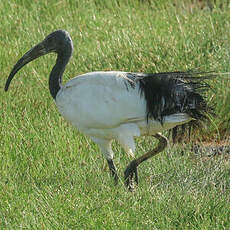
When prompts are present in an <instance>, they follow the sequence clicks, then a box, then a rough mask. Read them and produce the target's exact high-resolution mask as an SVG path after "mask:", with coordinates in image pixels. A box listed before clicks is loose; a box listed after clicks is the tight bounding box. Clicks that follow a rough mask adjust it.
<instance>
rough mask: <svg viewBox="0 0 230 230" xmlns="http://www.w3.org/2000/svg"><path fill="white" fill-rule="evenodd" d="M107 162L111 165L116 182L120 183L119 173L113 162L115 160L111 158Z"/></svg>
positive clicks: (111, 171)
mask: <svg viewBox="0 0 230 230" xmlns="http://www.w3.org/2000/svg"><path fill="white" fill-rule="evenodd" d="M107 162H108V165H109V170H110V173H111V175H112V177H113V178H114V181H115V184H117V183H118V175H117V169H116V167H115V165H114V163H113V160H112V159H110V160H107Z"/></svg>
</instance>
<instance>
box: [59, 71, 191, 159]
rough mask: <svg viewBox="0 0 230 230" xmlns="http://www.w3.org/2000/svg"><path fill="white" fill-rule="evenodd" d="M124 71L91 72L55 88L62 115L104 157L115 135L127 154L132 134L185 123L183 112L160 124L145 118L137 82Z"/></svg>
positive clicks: (109, 156) (109, 154)
mask: <svg viewBox="0 0 230 230" xmlns="http://www.w3.org/2000/svg"><path fill="white" fill-rule="evenodd" d="M128 81H131V80H130V79H127V77H126V73H125V72H118V71H113V72H92V73H87V74H83V75H80V76H78V77H75V78H73V79H72V80H70V81H69V82H67V83H66V84H65V85H64V86H63V87H62V88H61V89H60V91H59V92H58V94H57V97H56V105H57V107H58V110H59V112H60V113H61V114H62V116H63V117H64V118H65V119H66V120H67V121H69V122H70V123H71V124H72V125H73V126H74V127H76V128H77V129H78V130H79V131H81V132H83V133H84V134H86V135H87V136H89V137H90V138H91V139H92V140H93V141H94V142H96V143H97V144H98V145H99V146H100V147H101V150H102V152H103V154H104V155H105V157H106V159H112V158H113V152H112V149H111V141H112V140H113V139H116V140H118V141H119V143H120V144H121V146H122V147H123V148H124V149H125V151H126V152H127V153H128V154H131V155H133V153H134V151H135V143H134V137H135V136H141V135H153V134H155V133H157V132H160V131H163V130H167V129H170V128H173V127H175V126H177V125H180V124H183V123H187V122H189V121H190V120H191V119H192V118H191V117H189V116H188V115H187V114H186V113H177V114H172V115H169V116H165V118H164V123H163V125H162V124H161V123H160V122H159V121H156V120H153V119H150V120H149V122H148V123H147V121H146V100H145V98H144V97H143V96H142V95H140V90H139V86H138V83H137V85H136V86H135V87H131V86H130V85H129V83H127V82H128Z"/></svg>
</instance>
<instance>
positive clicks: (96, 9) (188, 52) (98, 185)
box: [0, 0, 230, 230]
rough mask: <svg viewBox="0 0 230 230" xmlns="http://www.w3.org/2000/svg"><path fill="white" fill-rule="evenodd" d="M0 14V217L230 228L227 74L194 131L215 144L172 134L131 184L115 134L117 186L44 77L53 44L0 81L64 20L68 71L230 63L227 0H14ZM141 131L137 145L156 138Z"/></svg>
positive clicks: (13, 223) (73, 224) (0, 221)
mask: <svg viewBox="0 0 230 230" xmlns="http://www.w3.org/2000/svg"><path fill="white" fill-rule="evenodd" d="M0 21H1V23H0V31H1V33H0V68H1V77H0V111H1V113H0V124H1V125H0V131H1V132H0V228H1V229H202V230H203V229H230V205H229V204H230V203H229V202H230V196H229V192H230V179H229V177H230V161H229V159H230V158H229V156H230V155H229V150H228V149H229V148H228V147H229V138H228V137H229V128H230V127H229V126H230V103H229V101H230V87H229V86H230V82H229V77H228V76H219V77H217V78H216V79H215V80H213V81H212V82H211V85H212V86H213V91H211V92H210V93H209V94H208V95H207V98H208V101H209V102H210V103H213V102H215V109H216V112H217V116H216V117H210V119H211V124H207V125H206V126H205V127H204V128H203V129H202V131H201V132H200V133H196V134H195V135H194V136H193V137H195V138H196V139H198V140H200V141H203V142H204V141H205V143H204V144H203V145H205V146H208V147H210V146H211V147H212V146H219V147H220V148H219V150H221V151H217V153H218V154H217V155H215V156H212V154H211V153H212V151H211V150H210V151H207V148H205V151H194V149H192V145H191V144H190V143H187V144H184V145H180V146H170V148H168V149H167V150H166V151H165V152H164V153H162V154H160V155H159V156H157V157H155V158H154V159H152V160H150V161H149V162H146V163H145V165H143V166H142V167H140V169H139V171H140V186H139V188H138V189H137V190H136V191H135V192H134V193H129V192H127V190H126V189H125V187H124V185H123V170H124V168H125V167H126V165H127V164H128V162H129V161H130V159H129V158H128V156H126V154H124V151H123V150H122V149H121V148H120V146H119V145H118V144H117V143H114V145H113V148H114V150H115V152H116V157H115V162H116V164H117V166H118V170H119V175H120V183H119V185H118V186H114V184H113V181H112V180H111V178H110V176H109V171H108V168H107V165H106V163H105V162H103V158H102V156H101V154H100V153H99V149H98V146H96V145H95V144H94V143H92V142H91V141H90V140H89V139H88V138H86V137H85V136H83V135H82V134H80V133H78V131H76V130H74V129H73V128H72V127H71V126H70V125H69V124H68V123H67V122H65V121H64V120H63V118H62V117H61V116H60V115H59V114H58V112H57V110H56V108H55V104H54V102H53V100H52V98H51V96H50V95H49V92H48V87H47V85H48V84H47V81H48V75H49V72H50V71H51V68H52V65H53V64H54V62H55V55H47V56H45V57H42V58H40V59H38V60H37V61H35V62H33V63H30V64H29V65H28V66H27V67H24V68H23V69H22V70H21V71H20V72H19V73H18V74H17V76H16V77H15V79H14V80H13V82H12V84H11V87H10V90H9V92H8V93H5V92H4V91H3V89H4V84H5V81H6V78H7V76H8V74H9V72H10V70H11V68H12V67H13V65H14V64H15V63H16V61H17V60H18V59H19V58H20V57H21V56H22V55H23V54H24V53H25V52H26V51H27V50H28V49H30V48H31V47H32V46H33V45H35V44H36V43H38V42H40V41H41V40H42V39H43V38H44V37H45V36H46V35H48V34H49V33H50V32H51V31H54V30H56V29H60V28H61V29H65V30H67V31H69V33H70V34H71V37H72V39H73V42H74V46H75V52H74V54H73V58H72V59H71V62H70V63H69V65H68V66H67V69H66V72H65V79H64V80H65V81H67V80H68V79H70V78H72V77H73V76H76V75H78V74H81V73H85V72H90V71H96V70H124V71H134V72H139V71H143V72H165V71H183V70H195V71H215V72H230V3H229V1H228V0H210V1H208V0H207V1H205V0H203V1H201V0H200V1H198V0H172V1H171V0H163V1H151V0H146V1H145V0H139V1H138V0H86V1H80V0H79V1H74V0H42V1H31V0H9V1H0ZM83 100H84V98H83ZM136 141H137V155H140V154H141V153H143V152H144V151H147V150H149V149H151V148H153V146H154V144H155V140H153V139H152V138H150V137H148V138H138V139H137V140H136ZM199 145H200V144H199ZM210 149H211V148H210ZM223 149H225V151H222V150H223Z"/></svg>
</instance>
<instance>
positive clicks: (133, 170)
mask: <svg viewBox="0 0 230 230" xmlns="http://www.w3.org/2000/svg"><path fill="white" fill-rule="evenodd" d="M124 174H125V185H126V187H127V188H128V189H129V191H133V190H134V181H135V182H136V184H137V185H138V172H137V162H136V160H133V161H131V162H130V164H129V165H128V166H127V168H126V170H125V172H124ZM133 179H134V181H133Z"/></svg>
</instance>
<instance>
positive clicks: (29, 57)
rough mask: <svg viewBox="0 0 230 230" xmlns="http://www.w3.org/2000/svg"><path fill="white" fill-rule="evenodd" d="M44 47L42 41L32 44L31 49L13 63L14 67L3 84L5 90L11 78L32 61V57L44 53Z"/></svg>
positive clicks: (34, 57)
mask: <svg viewBox="0 0 230 230" xmlns="http://www.w3.org/2000/svg"><path fill="white" fill-rule="evenodd" d="M46 53H47V52H46V49H45V47H44V45H43V44H42V43H39V44H38V45H36V46H34V47H33V48H32V49H30V50H29V51H28V52H26V53H25V54H24V55H23V57H22V58H20V59H19V60H18V62H17V63H16V64H15V66H14V68H13V69H12V71H11V72H10V75H9V77H8V79H7V81H6V84H5V91H7V90H8V88H9V86H10V82H11V80H12V79H13V77H14V75H15V74H16V73H17V72H18V71H19V70H20V69H21V68H22V67H23V66H24V65H26V64H27V63H29V62H31V61H33V60H34V59H36V58H38V57H40V56H42V55H45V54H46Z"/></svg>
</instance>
